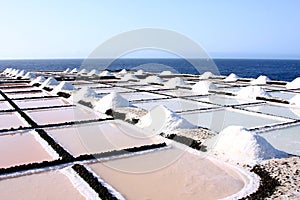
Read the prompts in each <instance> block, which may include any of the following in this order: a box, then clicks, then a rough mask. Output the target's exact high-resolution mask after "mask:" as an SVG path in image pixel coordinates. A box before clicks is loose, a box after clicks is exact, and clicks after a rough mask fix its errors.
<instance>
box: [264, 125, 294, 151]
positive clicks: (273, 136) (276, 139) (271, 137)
mask: <svg viewBox="0 0 300 200" xmlns="http://www.w3.org/2000/svg"><path fill="white" fill-rule="evenodd" d="M261 136H263V137H264V138H265V139H266V140H268V142H270V143H271V144H272V145H273V146H274V147H275V148H277V149H279V150H281V151H285V152H287V153H290V154H293V155H298V156H300V126H293V127H289V128H284V129H278V130H273V131H268V132H265V133H262V134H261Z"/></svg>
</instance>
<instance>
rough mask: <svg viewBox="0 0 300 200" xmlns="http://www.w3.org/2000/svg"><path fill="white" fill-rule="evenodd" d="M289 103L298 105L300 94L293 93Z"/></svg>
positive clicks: (299, 104)
mask: <svg viewBox="0 0 300 200" xmlns="http://www.w3.org/2000/svg"><path fill="white" fill-rule="evenodd" d="M289 102H290V104H292V105H295V106H297V107H300V94H297V95H295V96H294V97H293V98H291V99H290V101H289Z"/></svg>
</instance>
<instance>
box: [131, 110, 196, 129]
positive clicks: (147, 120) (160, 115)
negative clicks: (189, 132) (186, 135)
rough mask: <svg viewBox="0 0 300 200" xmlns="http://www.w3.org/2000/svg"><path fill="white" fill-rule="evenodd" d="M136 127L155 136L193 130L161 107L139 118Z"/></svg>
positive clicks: (186, 123) (189, 124) (175, 115)
mask: <svg viewBox="0 0 300 200" xmlns="http://www.w3.org/2000/svg"><path fill="white" fill-rule="evenodd" d="M136 126H138V127H140V128H143V129H145V130H147V131H150V132H152V133H157V134H160V133H161V132H164V133H172V131H173V130H175V129H180V128H182V129H189V128H195V126H194V125H192V124H191V123H189V122H188V121H187V120H185V119H184V118H182V117H181V116H179V115H177V114H176V113H175V112H173V111H171V110H169V109H168V108H166V107H165V106H163V105H159V106H155V107H154V108H152V109H151V110H150V111H149V112H148V113H147V114H146V115H144V116H143V117H141V119H140V120H139V122H138V123H137V124H136Z"/></svg>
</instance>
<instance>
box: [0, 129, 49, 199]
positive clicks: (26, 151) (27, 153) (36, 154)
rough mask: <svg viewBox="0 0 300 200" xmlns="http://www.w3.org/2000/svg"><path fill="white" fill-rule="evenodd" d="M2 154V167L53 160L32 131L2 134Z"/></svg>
mask: <svg viewBox="0 0 300 200" xmlns="http://www.w3.org/2000/svg"><path fill="white" fill-rule="evenodd" d="M0 155H1V156H0V157H1V160H0V168H7V167H11V166H14V165H21V164H28V163H33V162H42V161H45V160H48V161H49V160H52V157H51V156H50V155H49V154H48V153H47V152H46V151H45V150H44V149H43V148H42V146H41V145H40V144H39V143H38V142H37V141H36V140H35V138H34V136H33V135H32V134H31V132H22V133H17V134H14V135H0ZM0 182H1V181H0ZM0 191H1V193H2V192H3V191H2V190H0ZM1 195H2V194H1Z"/></svg>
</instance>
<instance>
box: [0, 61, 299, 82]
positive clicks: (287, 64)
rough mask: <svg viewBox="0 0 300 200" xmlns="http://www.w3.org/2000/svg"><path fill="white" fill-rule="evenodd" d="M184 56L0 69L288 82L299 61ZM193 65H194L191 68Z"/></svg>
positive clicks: (29, 64)
mask: <svg viewBox="0 0 300 200" xmlns="http://www.w3.org/2000/svg"><path fill="white" fill-rule="evenodd" d="M189 61H191V60H185V59H117V60H114V61H113V62H112V63H110V62H108V61H107V60H89V61H88V62H87V61H86V60H83V59H52V60H0V70H1V71H2V70H4V69H5V68H8V67H12V68H18V69H25V70H28V71H36V70H65V69H67V68H74V67H77V68H78V69H80V68H87V69H92V68H98V69H109V70H120V69H138V68H142V69H144V70H145V71H153V72H160V71H162V70H167V69H169V70H173V71H176V72H179V73H187V74H201V73H203V72H205V71H212V72H213V73H217V74H221V75H229V74H230V73H235V74H237V75H238V76H240V77H249V78H256V77H258V76H259V75H266V76H268V77H269V78H270V79H273V80H282V81H291V80H293V79H295V78H297V77H300V60H271V59H266V60H263V59H214V60H213V61H214V62H212V61H211V60H193V64H191V63H190V62H189ZM195 66H196V67H195Z"/></svg>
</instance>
